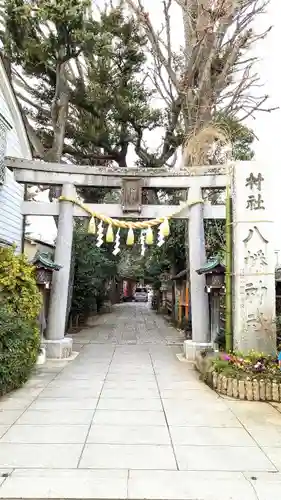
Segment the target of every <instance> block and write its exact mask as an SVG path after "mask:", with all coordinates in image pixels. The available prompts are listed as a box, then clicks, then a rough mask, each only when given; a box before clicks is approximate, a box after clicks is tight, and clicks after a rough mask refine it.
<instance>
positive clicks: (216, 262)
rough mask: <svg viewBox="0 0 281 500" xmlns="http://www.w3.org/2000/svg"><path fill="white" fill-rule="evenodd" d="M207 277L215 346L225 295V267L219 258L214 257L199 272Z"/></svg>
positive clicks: (212, 335)
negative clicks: (221, 306) (222, 298)
mask: <svg viewBox="0 0 281 500" xmlns="http://www.w3.org/2000/svg"><path fill="white" fill-rule="evenodd" d="M197 273H198V274H201V275H202V274H204V275H205V277H206V286H205V291H206V292H207V293H208V294H209V303H210V313H211V342H212V343H213V344H214V343H215V340H216V338H217V336H218V335H219V333H220V302H221V295H223V294H224V293H225V266H224V265H223V264H222V263H221V261H220V259H219V258H218V257H212V258H211V259H209V260H208V261H207V262H206V264H205V265H204V266H203V267H201V268H200V269H198V270H197Z"/></svg>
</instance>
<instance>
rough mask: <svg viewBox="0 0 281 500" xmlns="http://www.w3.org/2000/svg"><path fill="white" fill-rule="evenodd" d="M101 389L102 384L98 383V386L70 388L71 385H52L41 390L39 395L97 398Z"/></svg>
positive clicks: (44, 396) (52, 397) (46, 396)
mask: <svg viewBox="0 0 281 500" xmlns="http://www.w3.org/2000/svg"><path fill="white" fill-rule="evenodd" d="M101 390H102V384H99V385H98V386H93V387H81V389H79V388H71V385H69V387H67V388H65V387H53V388H49V387H48V388H47V389H45V390H44V391H43V392H41V394H40V396H41V397H43V398H51V399H54V398H58V399H59V398H67V399H69V398H71V399H73V398H77V399H84V398H98V397H99V395H100V393H101Z"/></svg>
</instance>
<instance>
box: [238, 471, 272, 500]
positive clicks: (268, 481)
mask: <svg viewBox="0 0 281 500" xmlns="http://www.w3.org/2000/svg"><path fill="white" fill-rule="evenodd" d="M244 475H245V477H246V478H247V479H248V481H249V482H250V483H251V485H252V487H253V489H254V491H255V492H256V495H257V498H258V500H269V499H270V500H279V499H280V491H281V474H268V473H264V472H262V473H258V474H256V473H245V474H244Z"/></svg>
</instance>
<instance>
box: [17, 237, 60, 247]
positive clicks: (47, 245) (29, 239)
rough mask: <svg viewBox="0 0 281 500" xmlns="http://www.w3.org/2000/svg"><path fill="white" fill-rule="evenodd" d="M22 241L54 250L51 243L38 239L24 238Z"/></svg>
mask: <svg viewBox="0 0 281 500" xmlns="http://www.w3.org/2000/svg"><path fill="white" fill-rule="evenodd" d="M24 239H25V240H26V241H29V242H30V243H38V244H39V245H43V246H44V247H49V248H52V249H54V248H56V246H55V245H54V244H53V243H48V242H47V241H43V240H40V239H39V238H32V237H31V236H25V237H24Z"/></svg>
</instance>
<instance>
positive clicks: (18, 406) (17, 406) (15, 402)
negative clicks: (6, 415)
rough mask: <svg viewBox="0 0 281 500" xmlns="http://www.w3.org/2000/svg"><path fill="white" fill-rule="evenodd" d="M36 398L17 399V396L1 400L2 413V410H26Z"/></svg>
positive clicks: (0, 408)
mask: <svg viewBox="0 0 281 500" xmlns="http://www.w3.org/2000/svg"><path fill="white" fill-rule="evenodd" d="M33 401H34V398H17V397H16V395H15V396H14V397H13V398H11V397H3V398H1V399H0V412H1V410H22V411H23V410H25V409H26V408H27V407H28V406H30V405H31V403H32V402H33Z"/></svg>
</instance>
